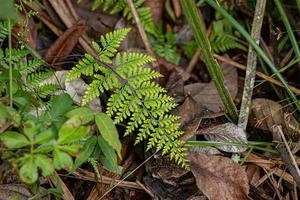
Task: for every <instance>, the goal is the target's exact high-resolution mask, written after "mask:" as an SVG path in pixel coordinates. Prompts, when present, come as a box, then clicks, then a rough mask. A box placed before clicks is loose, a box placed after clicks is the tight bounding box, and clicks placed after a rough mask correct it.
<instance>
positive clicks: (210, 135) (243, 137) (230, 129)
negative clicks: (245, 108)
mask: <svg viewBox="0 0 300 200" xmlns="http://www.w3.org/2000/svg"><path fill="white" fill-rule="evenodd" d="M197 133H198V134H202V135H204V137H205V139H207V140H211V141H218V142H239V143H247V133H246V132H245V131H244V130H243V129H242V128H239V127H238V126H237V125H235V124H233V123H225V124H220V125H217V126H214V127H210V128H205V129H201V130H199V131H198V132H197ZM216 148H218V149H220V150H222V151H225V152H232V153H238V152H243V151H245V150H246V148H245V147H240V146H233V145H224V146H217V147H216Z"/></svg>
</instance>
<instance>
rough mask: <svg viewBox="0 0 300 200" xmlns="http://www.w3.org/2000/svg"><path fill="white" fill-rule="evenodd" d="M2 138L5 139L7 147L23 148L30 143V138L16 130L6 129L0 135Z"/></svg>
mask: <svg viewBox="0 0 300 200" xmlns="http://www.w3.org/2000/svg"><path fill="white" fill-rule="evenodd" d="M0 139H1V140H2V141H3V143H4V144H5V146H6V147H8V148H10V149H13V148H22V147H25V146H28V145H30V142H29V141H28V139H27V138H26V137H25V136H24V135H22V134H20V133H18V132H15V131H6V132H4V133H2V134H1V135H0Z"/></svg>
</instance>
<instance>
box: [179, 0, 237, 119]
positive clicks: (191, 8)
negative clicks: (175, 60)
mask: <svg viewBox="0 0 300 200" xmlns="http://www.w3.org/2000/svg"><path fill="white" fill-rule="evenodd" d="M180 2H181V5H182V8H183V12H184V14H185V16H186V18H187V20H188V22H189V24H190V26H191V28H192V32H193V34H194V36H195V39H196V42H197V45H198V47H199V49H200V54H201V58H202V59H203V61H204V62H205V64H206V66H207V70H208V72H209V75H210V76H211V79H212V81H213V82H214V84H215V86H216V88H217V90H218V93H219V95H220V97H221V99H222V101H223V103H224V105H225V108H226V111H227V112H228V113H229V116H230V117H231V119H232V120H233V121H235V122H236V121H237V110H236V107H235V105H234V102H233V99H232V98H231V96H230V94H229V91H228V90H227V88H226V87H225V85H224V76H223V73H222V70H221V68H220V66H219V64H218V63H217V62H216V61H215V59H214V58H213V55H212V51H211V48H210V43H209V40H208V37H207V35H206V31H205V26H204V24H203V22H202V21H201V20H200V16H199V13H198V10H197V6H196V4H195V2H194V1H193V0H181V1H180Z"/></svg>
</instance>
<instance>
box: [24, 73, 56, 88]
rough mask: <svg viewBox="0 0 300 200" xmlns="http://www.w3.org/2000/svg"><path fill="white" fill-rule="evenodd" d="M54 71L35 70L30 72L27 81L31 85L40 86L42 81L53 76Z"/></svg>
mask: <svg viewBox="0 0 300 200" xmlns="http://www.w3.org/2000/svg"><path fill="white" fill-rule="evenodd" d="M53 74H54V73H53V71H45V72H33V73H31V74H28V76H27V78H26V79H27V80H26V83H27V85H29V86H33V87H35V86H38V85H40V83H41V82H42V81H44V80H46V79H48V78H50V77H51V76H53Z"/></svg>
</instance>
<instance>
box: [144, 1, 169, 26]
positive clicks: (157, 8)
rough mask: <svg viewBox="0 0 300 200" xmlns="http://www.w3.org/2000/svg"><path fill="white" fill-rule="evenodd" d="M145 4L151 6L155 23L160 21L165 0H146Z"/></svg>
mask: <svg viewBox="0 0 300 200" xmlns="http://www.w3.org/2000/svg"><path fill="white" fill-rule="evenodd" d="M145 6H148V7H150V8H151V11H152V18H153V21H154V23H155V24H157V23H159V22H160V19H161V17H162V13H163V10H164V6H165V0H146V1H145Z"/></svg>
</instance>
